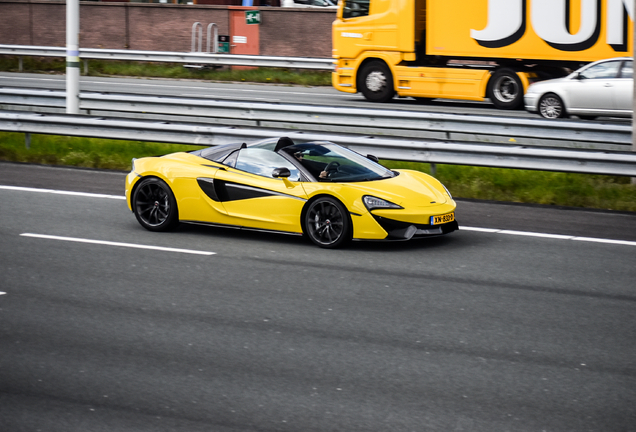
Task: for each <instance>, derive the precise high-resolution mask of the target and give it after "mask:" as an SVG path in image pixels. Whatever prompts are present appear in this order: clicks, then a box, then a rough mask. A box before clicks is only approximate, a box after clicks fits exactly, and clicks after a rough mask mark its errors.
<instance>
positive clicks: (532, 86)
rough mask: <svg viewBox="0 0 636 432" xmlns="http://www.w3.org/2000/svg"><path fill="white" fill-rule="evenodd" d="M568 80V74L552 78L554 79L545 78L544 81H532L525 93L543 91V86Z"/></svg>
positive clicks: (550, 85)
mask: <svg viewBox="0 0 636 432" xmlns="http://www.w3.org/2000/svg"><path fill="white" fill-rule="evenodd" d="M567 81H570V76H565V77H561V78H554V79H549V80H545V81H539V82H536V83H532V84H530V86H529V87H528V91H527V92H526V93H533V92H536V93H539V92H541V91H543V89H545V88H551V87H553V86H554V85H557V86H558V85H559V84H561V83H564V82H567Z"/></svg>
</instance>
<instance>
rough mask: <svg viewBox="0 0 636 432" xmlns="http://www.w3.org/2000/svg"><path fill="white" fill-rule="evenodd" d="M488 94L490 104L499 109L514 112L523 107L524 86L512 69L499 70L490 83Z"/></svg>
mask: <svg viewBox="0 0 636 432" xmlns="http://www.w3.org/2000/svg"><path fill="white" fill-rule="evenodd" d="M486 93H487V96H488V98H489V99H490V102H492V103H493V105H494V106H495V107H497V108H499V109H508V110H514V109H520V108H522V107H523V84H522V83H521V78H519V76H518V75H517V73H516V72H515V71H514V70H512V69H509V68H502V69H498V70H497V71H496V72H495V73H494V75H493V76H492V78H490V80H489V81H488V87H487V89H486Z"/></svg>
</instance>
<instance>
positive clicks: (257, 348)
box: [0, 163, 636, 432]
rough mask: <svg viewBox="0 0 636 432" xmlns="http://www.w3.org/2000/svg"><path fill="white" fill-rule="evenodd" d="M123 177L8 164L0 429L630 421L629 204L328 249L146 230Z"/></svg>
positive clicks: (511, 214)
mask: <svg viewBox="0 0 636 432" xmlns="http://www.w3.org/2000/svg"><path fill="white" fill-rule="evenodd" d="M123 176H124V173H117V172H114V173H113V172H103V171H93V170H75V169H63V168H50V167H40V166H31V165H20V164H7V163H2V164H0V185H3V187H0V203H1V204H0V206H1V207H0V208H1V211H0V293H1V294H0V431H11V432H14V431H15V432H20V431H37V430H42V431H82V432H85V431H153V432H156V431H186V432H196V431H221V432H225V431H303V432H304V431H352V432H354V431H355V432H358V431H378V432H386V431H488V432H492V431H515V432H516V431H572V432H575V431H576V432H580V431H603V432H607V431H617V432H618V431H620V432H625V431H634V430H636V360H635V359H636V346H635V344H634V342H635V341H636V323H635V320H634V318H635V316H636V314H635V313H636V287H635V286H634V285H635V284H634V280H636V266H634V264H635V263H636V260H635V259H634V252H635V251H636V242H634V240H635V239H634V236H635V235H636V229H635V228H636V215H635V214H620V213H613V212H591V211H580V210H572V209H555V208H546V207H539V206H515V205H502V204H492V203H483V202H464V201H462V202H460V203H459V207H458V219H459V222H460V224H461V225H462V226H463V227H464V228H466V229H463V230H460V231H458V232H455V233H452V234H451V235H448V236H445V237H439V238H434V239H428V240H426V241H416V242H408V243H354V244H353V245H351V247H349V248H346V249H342V250H335V251H329V250H322V249H319V248H316V247H314V246H312V245H310V244H309V243H306V242H305V241H303V240H302V239H300V238H295V237H288V236H280V235H273V234H262V233H250V232H243V231H235V230H224V229H214V228H207V227H197V226H182V227H180V228H179V229H178V230H177V231H176V232H173V233H167V234H157V233H150V232H148V231H145V230H143V229H142V228H141V227H140V226H139V225H138V224H137V222H136V220H135V218H134V216H133V215H132V214H131V213H130V212H129V211H128V209H127V207H126V204H125V201H124V200H122V199H120V198H121V194H122V192H123ZM16 186H19V187H29V188H33V189H19V188H17V187H16ZM42 188H46V189H48V190H66V191H78V192H89V193H93V194H102V195H86V194H84V195H81V194H60V193H50V192H49V193H44V192H42ZM485 215H490V216H488V217H486V216H485ZM499 224H501V226H499ZM479 227H489V228H501V229H511V230H512V229H514V230H519V231H524V232H525V233H526V234H528V233H531V232H534V233H538V234H535V235H519V234H520V233H515V232H509V231H508V232H506V231H491V232H485V231H478V230H475V229H474V228H479ZM541 227H542V229H541V230H540V231H539V230H538V228H541ZM471 228H472V229H471ZM592 231H593V232H592ZM541 233H551V234H567V235H568V236H560V237H556V236H551V237H546V236H542V235H541ZM25 234H28V236H26V235H25ZM43 236H58V237H54V238H51V237H43ZM569 236H583V237H594V238H596V239H601V241H603V242H597V241H590V239H584V238H572V237H569ZM60 237H64V238H63V239H61V238H60ZM612 238H613V239H615V240H626V241H623V242H620V241H617V242H613V243H612V242H608V241H607V240H608V239H612ZM603 239H604V240H603ZM70 240H73V241H70ZM78 240H83V241H99V242H102V243H86V242H79V241H78ZM103 242H111V243H103ZM131 246H137V248H133V247H131ZM139 246H146V247H154V246H161V247H168V248H173V249H181V251H174V250H158V249H140V248H138V247H139ZM196 252H210V253H212V252H213V253H215V254H213V255H198V254H195V253H196Z"/></svg>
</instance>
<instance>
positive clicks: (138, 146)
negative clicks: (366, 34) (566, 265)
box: [0, 132, 636, 212]
mask: <svg viewBox="0 0 636 432" xmlns="http://www.w3.org/2000/svg"><path fill="white" fill-rule="evenodd" d="M198 148H201V147H198V146H185V145H179V144H162V143H149V142H141V141H120V140H108V139H96V138H78V137H62V136H51V135H32V136H31V144H30V148H29V149H27V148H26V145H25V136H24V134H22V133H12V132H0V160H4V161H11V162H28V163H37V164H46V165H64V166H75V167H87V168H100V169H115V170H124V171H126V170H129V169H130V161H131V159H132V158H134V157H135V158H139V157H144V156H158V155H163V154H167V153H172V152H177V151H188V150H194V149H198ZM382 163H383V165H385V166H387V167H389V168H392V169H396V168H405V169H414V170H418V171H423V172H426V173H430V165H429V164H426V163H416V162H398V161H382ZM436 177H437V178H438V179H439V180H440V181H441V182H442V183H444V184H445V185H446V187H447V188H448V189H449V190H450V191H451V192H452V193H453V196H455V197H457V198H473V199H484V200H493V201H509V202H518V203H535V204H546V205H559V206H570V207H586V208H596V209H609V210H620V211H631V212H634V211H636V186H634V185H632V184H630V179H629V178H628V177H615V176H601V175H586V174H569V173H555V172H545V171H527V170H513V169H503V168H483V167H469V166H456V165H438V166H437V173H436Z"/></svg>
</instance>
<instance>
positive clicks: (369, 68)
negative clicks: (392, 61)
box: [359, 60, 395, 102]
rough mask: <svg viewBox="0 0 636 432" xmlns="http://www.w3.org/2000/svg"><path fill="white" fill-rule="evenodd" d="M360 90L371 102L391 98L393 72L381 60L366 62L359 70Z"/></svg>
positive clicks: (392, 94)
mask: <svg viewBox="0 0 636 432" xmlns="http://www.w3.org/2000/svg"><path fill="white" fill-rule="evenodd" d="M359 87H360V91H361V92H362V94H363V95H364V97H365V98H366V99H367V100H368V101H371V102H388V101H390V100H391V99H393V96H394V95H395V89H394V88H393V74H391V69H389V67H388V66H387V65H386V63H384V62H383V61H379V60H374V61H371V62H369V63H367V64H366V65H365V66H364V67H363V68H362V70H361V73H360V81H359Z"/></svg>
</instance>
